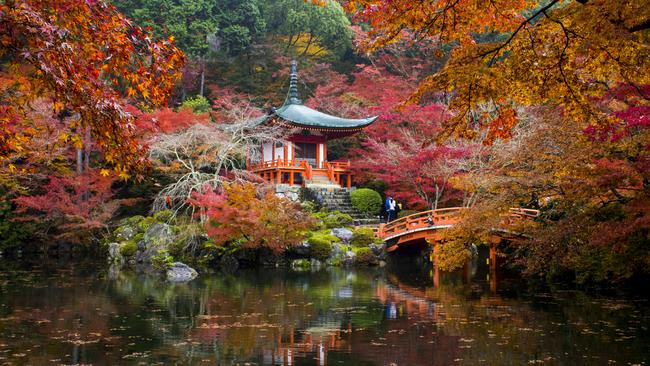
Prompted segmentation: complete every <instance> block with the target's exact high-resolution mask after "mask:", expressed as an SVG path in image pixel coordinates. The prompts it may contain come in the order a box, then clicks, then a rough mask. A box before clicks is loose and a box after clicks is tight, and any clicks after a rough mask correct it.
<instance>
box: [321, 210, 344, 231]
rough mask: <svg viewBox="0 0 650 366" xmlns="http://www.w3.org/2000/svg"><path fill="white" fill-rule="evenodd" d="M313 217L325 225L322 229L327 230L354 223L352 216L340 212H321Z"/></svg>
mask: <svg viewBox="0 0 650 366" xmlns="http://www.w3.org/2000/svg"><path fill="white" fill-rule="evenodd" d="M312 216H314V217H315V218H316V219H318V220H320V221H321V222H322V223H323V224H322V227H324V228H327V229H334V228H337V227H346V226H350V225H352V221H353V220H352V216H350V215H348V214H344V213H342V212H339V211H320V212H317V213H315V214H313V215H312Z"/></svg>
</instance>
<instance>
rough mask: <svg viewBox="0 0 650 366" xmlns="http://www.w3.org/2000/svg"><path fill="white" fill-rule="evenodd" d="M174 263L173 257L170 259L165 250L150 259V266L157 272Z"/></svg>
mask: <svg viewBox="0 0 650 366" xmlns="http://www.w3.org/2000/svg"><path fill="white" fill-rule="evenodd" d="M172 263H174V257H172V256H171V255H170V254H169V253H168V252H167V251H166V250H162V251H160V253H158V255H155V256H153V257H151V266H152V267H153V268H154V269H157V270H165V269H167V268H169V266H170V265H171V264H172Z"/></svg>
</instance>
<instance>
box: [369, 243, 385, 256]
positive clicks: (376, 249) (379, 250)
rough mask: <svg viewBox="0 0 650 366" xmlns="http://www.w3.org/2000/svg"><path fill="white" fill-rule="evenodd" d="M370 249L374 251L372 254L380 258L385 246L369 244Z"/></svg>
mask: <svg viewBox="0 0 650 366" xmlns="http://www.w3.org/2000/svg"><path fill="white" fill-rule="evenodd" d="M368 248H370V250H372V254H374V255H376V256H379V255H380V254H381V253H382V252H383V251H384V249H385V245H384V244H369V245H368Z"/></svg>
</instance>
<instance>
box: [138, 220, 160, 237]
mask: <svg viewBox="0 0 650 366" xmlns="http://www.w3.org/2000/svg"><path fill="white" fill-rule="evenodd" d="M155 223H156V220H154V218H153V217H147V218H145V219H143V220H141V221H140V222H138V231H140V232H143V233H145V232H147V230H149V227H150V226H151V225H153V224H155Z"/></svg>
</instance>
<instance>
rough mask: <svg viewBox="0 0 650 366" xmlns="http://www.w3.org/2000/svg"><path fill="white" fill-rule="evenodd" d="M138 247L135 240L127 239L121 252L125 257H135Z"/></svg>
mask: <svg viewBox="0 0 650 366" xmlns="http://www.w3.org/2000/svg"><path fill="white" fill-rule="evenodd" d="M137 249H138V245H137V242H136V241H135V240H127V241H125V242H124V244H122V246H121V247H120V254H122V256H123V257H133V256H134V255H135V252H136V251H137Z"/></svg>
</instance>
